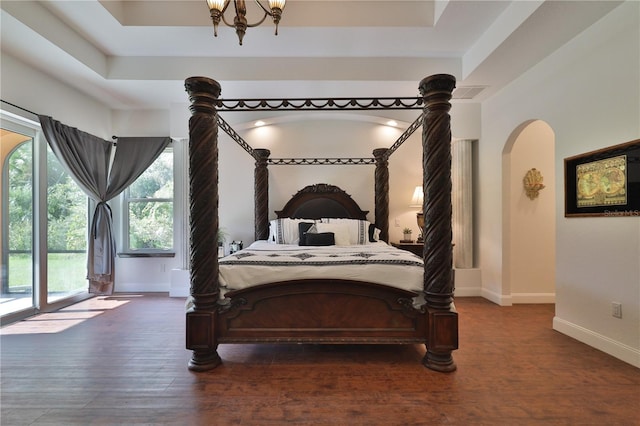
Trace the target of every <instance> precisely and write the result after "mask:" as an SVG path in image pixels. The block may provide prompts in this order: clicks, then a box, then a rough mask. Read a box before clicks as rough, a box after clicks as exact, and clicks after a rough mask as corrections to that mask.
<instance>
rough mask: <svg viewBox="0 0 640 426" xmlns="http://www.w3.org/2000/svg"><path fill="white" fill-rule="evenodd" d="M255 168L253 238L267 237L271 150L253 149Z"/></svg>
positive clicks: (261, 238) (262, 238)
mask: <svg viewBox="0 0 640 426" xmlns="http://www.w3.org/2000/svg"><path fill="white" fill-rule="evenodd" d="M253 153H254V158H255V159H256V169H255V171H254V173H253V194H254V206H255V219H254V220H255V239H256V240H266V239H267V238H269V169H268V168H267V160H268V159H269V155H271V151H269V150H268V149H254V150H253Z"/></svg>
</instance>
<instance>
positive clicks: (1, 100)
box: [0, 99, 173, 145]
mask: <svg viewBox="0 0 640 426" xmlns="http://www.w3.org/2000/svg"><path fill="white" fill-rule="evenodd" d="M0 102H2V103H5V104H7V105H11V106H12V107H14V108H18V109H19V110H21V111H24V112H28V113H29V114H33V115H35V116H36V117H37V116H39V115H41V114H38V113H35V112H33V111H30V110H28V109H26V108H22V107H21V106H18V105H16V104H13V103H11V102H9V101H5V100H4V99H0ZM111 139H113V140H114V141H117V140H118V137H117V136H116V135H113V136H111ZM171 142H173V140H171ZM113 144H114V145H117V142H113Z"/></svg>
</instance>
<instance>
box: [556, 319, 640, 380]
mask: <svg viewBox="0 0 640 426" xmlns="http://www.w3.org/2000/svg"><path fill="white" fill-rule="evenodd" d="M553 329H554V330H556V331H558V332H560V333H562V334H566V335H567V336H569V337H572V338H574V339H576V340H578V341H579V342H582V343H584V344H586V345H589V346H591V347H593V348H596V349H598V350H600V351H602V352H604V353H606V354H609V355H611V356H613V357H615V358H618V359H619V360H622V361H624V362H626V363H629V364H631V365H633V366H634V367H638V368H640V350H639V349H636V348H632V347H631V346H627V345H625V344H623V343H620V342H618V341H616V340H613V339H610V338H608V337H606V336H603V335H601V334H598V333H595V332H593V331H591V330H589V329H586V328H584V327H580V326H579V325H576V324H573V323H571V322H569V321H565V320H563V319H562V318H558V317H554V318H553Z"/></svg>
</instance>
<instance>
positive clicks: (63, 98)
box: [0, 52, 112, 139]
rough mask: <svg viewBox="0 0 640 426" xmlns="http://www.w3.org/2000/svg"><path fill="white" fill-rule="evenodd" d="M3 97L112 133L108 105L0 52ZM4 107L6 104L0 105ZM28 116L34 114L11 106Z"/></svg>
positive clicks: (105, 135)
mask: <svg viewBox="0 0 640 426" xmlns="http://www.w3.org/2000/svg"><path fill="white" fill-rule="evenodd" d="M0 53H1V54H0V65H1V72H0V88H2V100H4V101H7V102H11V103H12V104H15V105H18V106H19V107H21V108H24V109H27V110H29V111H32V112H34V113H36V114H40V115H49V116H51V117H53V118H54V119H56V120H58V121H61V122H62V123H64V124H67V125H69V126H73V127H78V128H79V129H80V130H83V131H85V132H88V133H92V134H94V135H96V136H98V137H101V138H104V139H107V138H110V137H111V135H112V133H111V127H112V126H111V114H110V110H109V108H107V107H105V106H104V105H103V104H102V103H100V102H99V101H97V100H95V99H92V98H89V97H87V96H86V95H84V94H82V93H80V92H78V91H77V90H75V89H73V88H71V87H70V86H67V85H66V84H64V83H61V82H60V81H58V80H55V79H53V78H51V77H49V76H48V75H46V74H44V73H42V72H40V71H38V70H36V69H34V68H33V67H30V66H29V65H26V64H24V63H23V62H21V61H19V60H17V59H15V58H14V57H12V56H10V55H7V54H6V53H4V52H0ZM0 107H2V108H3V109H4V108H6V107H7V105H6V104H4V103H2V105H0ZM12 111H13V112H15V113H16V114H19V115H23V116H24V117H25V118H28V119H30V120H35V121H38V119H37V117H34V116H32V115H31V114H28V113H25V112H23V111H19V110H12Z"/></svg>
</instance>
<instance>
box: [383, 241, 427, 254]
mask: <svg viewBox="0 0 640 426" xmlns="http://www.w3.org/2000/svg"><path fill="white" fill-rule="evenodd" d="M391 245H392V246H394V247H396V248H399V249H401V250H406V251H410V252H411V253H413V254H415V255H417V256H420V257H422V249H423V247H424V244H423V243H391Z"/></svg>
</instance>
